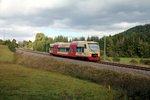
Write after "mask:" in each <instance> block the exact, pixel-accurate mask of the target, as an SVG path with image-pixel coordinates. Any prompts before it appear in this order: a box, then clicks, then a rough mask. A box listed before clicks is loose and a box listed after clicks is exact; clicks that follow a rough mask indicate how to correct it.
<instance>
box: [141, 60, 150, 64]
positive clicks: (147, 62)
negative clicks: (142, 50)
mask: <svg viewBox="0 0 150 100" xmlns="http://www.w3.org/2000/svg"><path fill="white" fill-rule="evenodd" d="M140 63H141V64H144V65H150V60H148V59H146V60H144V59H141V60H140Z"/></svg>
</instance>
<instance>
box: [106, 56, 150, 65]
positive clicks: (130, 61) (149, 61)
mask: <svg viewBox="0 0 150 100" xmlns="http://www.w3.org/2000/svg"><path fill="white" fill-rule="evenodd" d="M106 61H110V62H119V63H123V64H133V65H140V66H147V67H150V58H127V57H106ZM142 61H143V62H142ZM145 61H146V62H147V63H146V62H145Z"/></svg>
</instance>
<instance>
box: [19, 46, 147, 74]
mask: <svg viewBox="0 0 150 100" xmlns="http://www.w3.org/2000/svg"><path fill="white" fill-rule="evenodd" d="M19 50H22V51H26V52H32V53H37V54H42V55H49V53H45V52H39V51H32V50H28V49H19ZM95 63H96V62H95ZM97 64H104V65H111V66H116V67H122V68H130V69H136V70H143V71H150V67H144V66H138V65H129V64H121V63H115V62H106V61H102V62H98V63H97Z"/></svg>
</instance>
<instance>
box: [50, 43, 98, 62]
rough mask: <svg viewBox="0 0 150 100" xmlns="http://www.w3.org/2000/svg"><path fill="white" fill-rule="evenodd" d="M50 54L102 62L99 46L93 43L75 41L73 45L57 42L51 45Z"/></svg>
mask: <svg viewBox="0 0 150 100" xmlns="http://www.w3.org/2000/svg"><path fill="white" fill-rule="evenodd" d="M49 53H50V54H52V55H58V56H65V57H73V58H82V59H88V60H91V61H98V60H100V48H99V45H98V43H97V42H93V41H73V42H71V43H64V42H56V43H53V44H50V50H49Z"/></svg>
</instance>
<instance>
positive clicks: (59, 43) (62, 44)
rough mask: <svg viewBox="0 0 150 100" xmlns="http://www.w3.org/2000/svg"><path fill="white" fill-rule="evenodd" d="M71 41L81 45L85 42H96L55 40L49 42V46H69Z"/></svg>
mask: <svg viewBox="0 0 150 100" xmlns="http://www.w3.org/2000/svg"><path fill="white" fill-rule="evenodd" d="M71 43H77V44H78V45H83V44H86V43H97V42H94V41H72V42H55V43H52V44H50V46H51V47H53V46H54V45H59V46H69V45H70V44H71Z"/></svg>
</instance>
